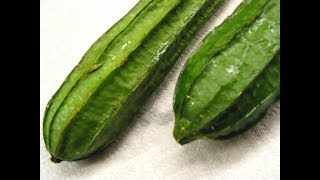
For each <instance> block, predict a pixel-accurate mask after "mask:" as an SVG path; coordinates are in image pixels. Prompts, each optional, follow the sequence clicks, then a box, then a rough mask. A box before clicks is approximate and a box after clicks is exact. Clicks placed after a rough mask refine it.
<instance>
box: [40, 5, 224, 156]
mask: <svg viewBox="0 0 320 180" xmlns="http://www.w3.org/2000/svg"><path fill="white" fill-rule="evenodd" d="M222 2H223V0H193V1H191V0H183V1H181V0H141V1H139V2H138V4H136V6H135V7H133V9H131V11H130V12H129V13H128V14H127V15H125V16H124V17H123V18H122V19H121V20H120V21H118V22H117V23H116V24H115V25H114V26H113V27H112V28H110V29H109V30H108V31H107V32H106V33H105V34H103V35H102V36H101V37H100V38H99V39H98V40H97V41H96V42H95V43H94V44H93V45H92V46H91V47H90V48H89V50H88V51H87V52H86V54H85V55H84V56H83V58H82V60H81V61H80V62H79V64H78V65H77V66H76V67H75V68H74V69H73V71H72V72H71V73H70V74H69V75H68V77H67V78H66V80H65V81H64V83H63V84H62V86H61V87H60V88H59V90H58V91H57V92H56V93H55V94H54V96H53V97H52V98H51V100H50V101H49V103H48V105H47V108H46V111H45V115H44V122H43V135H44V141H45V144H46V148H47V149H48V151H49V152H50V154H51V156H52V161H53V162H60V161H74V160H80V159H84V158H87V157H89V156H90V155H91V154H93V153H95V152H97V151H98V150H100V149H103V148H104V147H106V146H107V145H108V144H110V143H111V142H112V141H114V140H115V139H116V138H117V136H118V135H119V133H120V132H121V131H122V130H123V129H124V128H125V127H127V126H128V123H129V121H130V119H131V118H132V115H133V114H134V113H135V111H136V110H137V109H138V108H139V106H140V105H141V104H142V103H143V102H144V100H145V98H147V97H148V96H149V95H150V93H151V92H152V91H153V90H155V88H157V87H158V85H159V84H160V83H161V81H162V80H163V79H164V77H165V75H166V74H167V72H168V71H169V70H170V69H171V67H172V66H173V64H174V63H175V62H176V60H177V59H178V57H179V56H180V54H181V53H182V52H183V50H184V49H185V47H186V46H187V44H188V42H189V41H190V40H191V39H192V37H193V36H194V35H195V33H196V32H197V31H198V30H199V29H200V27H202V26H203V25H204V24H205V22H206V21H207V20H208V19H209V17H210V16H211V15H212V13H213V11H214V10H215V9H216V8H217V6H218V5H219V4H221V3H222Z"/></svg>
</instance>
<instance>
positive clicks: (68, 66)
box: [40, 0, 280, 180]
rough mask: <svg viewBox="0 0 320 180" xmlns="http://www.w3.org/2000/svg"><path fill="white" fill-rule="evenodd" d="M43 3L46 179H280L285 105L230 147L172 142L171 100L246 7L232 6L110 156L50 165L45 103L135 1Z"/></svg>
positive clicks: (225, 143)
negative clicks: (209, 45) (186, 72)
mask: <svg viewBox="0 0 320 180" xmlns="http://www.w3.org/2000/svg"><path fill="white" fill-rule="evenodd" d="M40 2H41V6H40V8H41V9H40V15H41V20H40V23H41V24H40V33H41V35H40V38H41V40H40V48H41V49H40V52H41V53H40V58H41V66H40V68H41V69H40V75H41V79H40V88H41V89H40V91H41V94H40V123H41V129H40V142H41V146H40V165H41V172H40V176H41V179H119V178H120V179H151V178H153V179H217V180H220V179H221V180H222V179H223V180H231V179H244V180H251V179H252V180H263V179H270V180H274V179H280V123H279V122H280V103H277V104H276V105H275V106H273V108H272V109H271V110H270V111H269V113H268V115H267V116H266V117H265V118H264V119H263V120H262V121H261V122H260V123H259V124H258V125H257V126H255V127H254V128H253V129H251V130H250V131H248V132H246V133H244V134H242V135H240V136H238V137H236V138H234V139H231V140H227V141H220V142H214V141H210V140H207V141H205V140H199V141H195V142H193V143H190V144H187V145H184V146H180V145H179V144H177V143H176V142H175V140H174V138H173V136H172V130H173V123H174V114H173V111H172V97H173V91H174V87H175V83H176V80H177V78H178V75H179V72H180V70H181V68H182V65H183V64H184V62H185V61H186V58H187V57H188V55H189V54H190V51H192V50H193V49H194V47H195V45H196V44H197V43H198V42H199V41H200V40H201V38H203V37H204V35H205V34H206V33H207V32H208V31H209V30H210V29H212V28H213V27H214V26H216V25H218V24H219V23H221V21H222V20H223V19H224V18H225V17H226V16H228V15H229V14H230V13H231V12H232V11H233V10H234V8H235V7H236V6H237V5H238V4H239V3H240V2H241V0H229V1H227V3H226V4H225V5H224V6H223V8H222V9H220V10H219V11H218V12H216V13H215V15H214V16H213V18H212V20H211V21H210V22H209V23H208V24H207V25H206V27H205V28H203V29H202V30H201V31H200V32H199V33H198V35H197V36H196V37H195V39H194V40H193V42H192V43H191V45H190V46H189V47H188V49H187V50H186V51H185V53H184V54H183V55H182V57H181V58H180V59H179V60H178V62H177V64H176V65H175V67H174V68H173V69H172V71H171V72H170V73H169V74H168V76H167V78H166V80H165V81H164V82H163V83H162V84H161V86H160V87H159V88H158V90H157V91H156V92H155V93H153V95H152V97H151V98H149V100H148V101H147V102H146V103H145V105H144V106H143V107H142V108H141V111H140V112H139V113H138V114H137V115H136V117H135V118H134V119H133V123H132V124H131V126H130V127H129V128H128V129H127V130H126V131H125V132H124V133H123V134H122V135H121V137H119V139H118V141H117V142H116V143H115V144H114V145H113V146H112V147H111V148H109V149H108V150H107V151H105V152H103V153H101V154H99V155H97V156H94V157H92V158H90V159H87V160H83V161H78V162H62V163H60V164H54V163H52V162H51V161H50V160H49V159H50V155H49V153H48V152H47V151H46V149H45V146H44V142H43V139H42V138H43V137H42V116H43V112H44V109H45V106H46V103H47V102H48V101H49V99H50V97H51V96H52V95H53V93H54V92H55V91H56V90H57V89H58V88H59V86H60V85H61V83H62V82H63V80H64V79H65V77H66V76H67V75H68V74H69V72H70V71H71V70H72V69H73V67H74V66H75V65H76V64H77V63H78V61H79V60H80V58H81V57H82V55H83V54H84V53H85V52H86V50H87V49H88V48H89V47H90V46H91V44H92V43H93V42H94V41H95V40H96V39H97V38H98V37H99V36H100V35H101V34H103V33H104V32H105V31H106V30H107V29H108V28H110V27H111V26H112V25H113V24H114V23H115V22H117V21H118V20H119V19H120V18H121V17H122V16H124V15H125V14H126V13H127V12H128V11H129V10H130V9H131V8H132V7H133V6H134V5H135V4H136V3H137V2H138V0H116V1H114V0H112V1H111V0H67V1H66V0H41V1H40Z"/></svg>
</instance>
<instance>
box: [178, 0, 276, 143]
mask: <svg viewBox="0 0 320 180" xmlns="http://www.w3.org/2000/svg"><path fill="white" fill-rule="evenodd" d="M279 8H280V3H279V0H271V1H266V0H245V1H243V2H242V3H241V5H240V6H239V7H238V8H237V9H236V10H235V12H234V13H233V14H232V15H231V16H230V17H229V18H227V19H226V20H225V21H224V22H223V23H222V24H221V25H220V26H218V27H217V28H215V30H214V31H212V32H211V33H210V34H209V35H208V36H207V37H206V38H205V39H204V41H203V42H202V43H201V44H200V45H199V46H198V48H197V49H196V51H195V52H194V53H193V54H192V55H191V57H190V58H189V59H188V61H187V63H186V65H185V67H184V70H183V71H182V73H181V75H180V77H179V80H178V83H177V86H176V92H175V99H174V100H175V101H174V111H175V116H176V120H175V127H174V137H175V139H176V140H177V141H178V142H179V143H181V144H184V143H187V142H189V141H190V140H194V139H196V138H197V135H199V134H200V132H201V131H202V130H203V129H205V128H206V127H207V126H208V125H209V124H212V123H213V122H214V121H215V120H216V119H217V117H218V116H219V115H221V113H223V112H224V111H226V109H227V108H228V107H230V106H231V105H232V104H233V103H234V102H235V101H236V99H237V98H239V97H240V96H241V94H242V93H243V92H244V90H245V89H246V88H248V87H249V86H250V85H251V84H252V82H253V81H254V80H255V79H256V78H257V77H258V76H259V74H260V73H261V72H262V71H263V70H264V68H265V67H266V66H267V64H269V63H270V61H271V60H272V59H273V58H274V56H275V55H276V54H277V53H278V52H279V51H280V18H279V16H280V13H279V12H280V11H279V10H280V9H279Z"/></svg>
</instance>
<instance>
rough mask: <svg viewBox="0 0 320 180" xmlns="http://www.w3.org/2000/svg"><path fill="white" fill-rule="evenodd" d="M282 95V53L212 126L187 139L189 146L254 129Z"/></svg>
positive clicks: (185, 140)
mask: <svg viewBox="0 0 320 180" xmlns="http://www.w3.org/2000/svg"><path fill="white" fill-rule="evenodd" d="M279 96H280V54H277V55H276V57H275V58H274V59H273V60H272V61H271V62H270V64H268V66H267V67H266V68H265V69H264V70H263V72H262V73H261V74H260V75H259V76H258V77H257V78H256V79H255V80H254V81H253V82H252V84H251V85H250V86H249V87H248V88H247V89H246V90H245V91H244V92H243V93H242V95H241V96H240V97H239V98H238V99H237V100H236V101H235V102H234V103H233V104H232V105H231V106H230V107H228V109H227V110H226V111H224V112H223V113H221V114H220V115H219V116H218V117H217V118H215V120H214V121H212V124H208V125H207V126H206V127H204V128H203V129H202V130H201V131H199V132H198V133H197V134H195V135H194V136H191V137H188V138H184V139H183V140H182V141H181V143H182V144H186V143H188V142H191V141H193V140H196V139H207V138H211V139H218V140H224V139H229V138H231V137H234V136H236V135H238V134H240V133H242V132H244V131H246V130H248V129H250V127H252V126H253V125H255V124H256V123H258V122H259V120H260V119H261V118H262V117H263V116H264V115H265V114H266V113H267V110H268V109H269V108H270V106H271V105H272V103H273V102H275V101H276V100H277V99H278V98H279Z"/></svg>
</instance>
